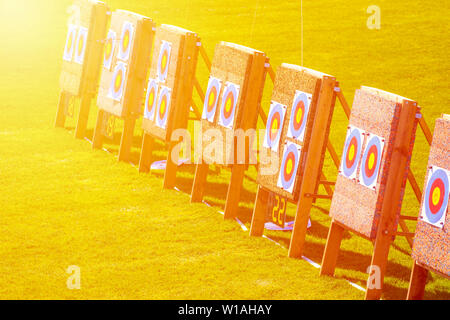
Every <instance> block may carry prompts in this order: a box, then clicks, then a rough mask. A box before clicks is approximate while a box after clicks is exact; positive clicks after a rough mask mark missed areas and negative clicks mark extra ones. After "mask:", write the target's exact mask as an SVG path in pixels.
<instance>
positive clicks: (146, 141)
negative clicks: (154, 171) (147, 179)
mask: <svg viewBox="0 0 450 320" xmlns="http://www.w3.org/2000/svg"><path fill="white" fill-rule="evenodd" d="M154 141H155V140H154V139H153V137H152V136H150V135H149V134H147V133H145V132H144V133H143V137H142V148H141V157H140V158H139V172H150V166H151V164H152V152H153V144H154Z"/></svg>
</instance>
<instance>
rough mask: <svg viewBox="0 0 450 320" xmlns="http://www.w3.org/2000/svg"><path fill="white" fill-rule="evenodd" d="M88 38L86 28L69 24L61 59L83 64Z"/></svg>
mask: <svg viewBox="0 0 450 320" xmlns="http://www.w3.org/2000/svg"><path fill="white" fill-rule="evenodd" d="M87 38H88V28H85V27H82V26H78V25H74V24H70V25H69V31H68V33H67V38H66V45H65V47H64V54H63V60H64V61H67V62H72V61H73V62H76V63H78V64H83V61H84V53H85V52H86V44H87Z"/></svg>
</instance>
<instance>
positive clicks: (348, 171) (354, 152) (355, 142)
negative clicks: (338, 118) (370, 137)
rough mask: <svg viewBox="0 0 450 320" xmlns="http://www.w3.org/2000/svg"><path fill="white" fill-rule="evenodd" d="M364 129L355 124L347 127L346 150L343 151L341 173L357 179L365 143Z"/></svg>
mask: <svg viewBox="0 0 450 320" xmlns="http://www.w3.org/2000/svg"><path fill="white" fill-rule="evenodd" d="M363 140H364V138H363V134H362V130H361V129H359V128H356V127H354V126H349V127H348V129H347V137H346V138H345V144H344V152H343V153H342V159H341V168H340V169H339V173H340V174H342V175H343V176H344V177H347V178H349V179H356V169H357V167H358V163H359V159H361V150H362V144H363Z"/></svg>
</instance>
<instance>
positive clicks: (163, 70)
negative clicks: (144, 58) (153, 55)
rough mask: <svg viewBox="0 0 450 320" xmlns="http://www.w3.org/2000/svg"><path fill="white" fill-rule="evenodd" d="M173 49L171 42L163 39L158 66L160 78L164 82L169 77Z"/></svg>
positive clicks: (157, 71) (157, 70)
mask: <svg viewBox="0 0 450 320" xmlns="http://www.w3.org/2000/svg"><path fill="white" fill-rule="evenodd" d="M171 51H172V44H171V43H170V42H167V41H164V40H162V41H161V48H160V50H159V56H158V65H157V68H156V73H157V76H158V79H159V81H161V82H164V81H166V79H167V73H168V71H169V63H170V52H171Z"/></svg>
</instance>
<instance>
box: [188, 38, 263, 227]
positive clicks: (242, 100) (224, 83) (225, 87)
mask: <svg viewBox="0 0 450 320" xmlns="http://www.w3.org/2000/svg"><path fill="white" fill-rule="evenodd" d="M269 66H270V65H269V59H268V57H266V55H265V54H264V53H263V52H260V51H257V50H253V49H250V48H247V47H244V46H240V45H236V44H232V43H227V42H221V43H219V44H218V45H217V46H216V49H215V52H214V58H213V62H212V66H211V74H210V81H209V83H208V90H207V91H206V92H207V93H206V96H205V98H204V99H203V100H204V104H205V105H207V104H209V103H210V95H211V90H210V89H211V88H213V87H215V88H216V89H215V90H216V94H215V95H214V96H213V97H214V99H213V100H212V101H214V102H215V107H214V108H213V110H214V111H213V112H211V114H210V115H208V114H209V113H208V108H209V107H208V106H206V107H205V106H204V108H203V109H204V113H203V115H202V121H201V124H202V135H203V133H205V132H207V131H208V130H210V129H216V130H218V131H219V132H220V133H221V136H222V137H223V138H225V137H227V136H228V135H230V133H231V134H232V135H233V137H234V136H235V134H236V131H237V130H239V129H241V130H243V131H244V132H245V131H246V130H248V129H256V122H257V120H258V115H259V114H260V115H261V116H262V117H263V119H264V118H265V115H264V113H263V112H262V110H261V107H260V104H261V98H262V93H263V88H264V82H265V77H266V73H267V70H268V68H269ZM214 83H216V84H214ZM219 83H220V85H219ZM216 85H217V86H216ZM219 86H220V88H219ZM217 89H218V90H217ZM236 91H239V93H238V94H237V96H238V98H237V97H236ZM233 92H234V93H233ZM224 95H226V100H225V101H222V98H223V96H224ZM229 95H232V96H233V97H234V98H232V101H234V103H235V104H234V107H233V106H232V108H231V110H232V112H233V113H232V115H231V116H229V118H226V117H225V116H223V117H222V115H225V112H227V111H224V110H225V109H223V110H221V107H222V102H224V103H223V106H224V107H225V102H228V101H227V100H228V96H229ZM230 99H231V98H230ZM222 112H223V113H222ZM230 122H231V125H228V124H227V123H230ZM220 123H222V124H220ZM227 125H228V127H225V126H227ZM250 145H251V142H250V141H249V139H248V140H246V141H245V159H244V161H242V159H239V160H238V159H237V158H239V156H238V155H237V143H234V141H233V143H231V144H228V143H222V148H221V150H219V151H218V152H217V154H216V155H215V156H216V157H209V156H207V155H206V154H205V152H203V151H204V147H203V145H202V146H201V153H202V154H201V155H199V159H198V163H197V165H196V169H195V176H194V182H193V185H192V192H191V202H201V201H202V200H203V192H204V189H205V186H206V184H207V175H208V171H209V165H210V164H216V165H219V167H220V168H228V169H230V170H231V181H230V184H229V185H228V191H227V196H226V204H225V210H224V218H225V219H229V218H233V215H234V214H235V212H236V209H237V207H238V204H239V198H240V192H241V188H242V184H243V180H244V174H245V170H246V169H247V167H248V165H249V157H250V155H249V152H248V150H249V146H250ZM217 159H221V160H224V161H223V162H224V163H218V162H217V161H216V160H217Z"/></svg>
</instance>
